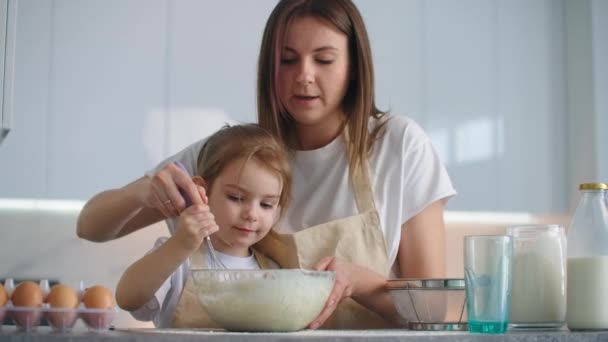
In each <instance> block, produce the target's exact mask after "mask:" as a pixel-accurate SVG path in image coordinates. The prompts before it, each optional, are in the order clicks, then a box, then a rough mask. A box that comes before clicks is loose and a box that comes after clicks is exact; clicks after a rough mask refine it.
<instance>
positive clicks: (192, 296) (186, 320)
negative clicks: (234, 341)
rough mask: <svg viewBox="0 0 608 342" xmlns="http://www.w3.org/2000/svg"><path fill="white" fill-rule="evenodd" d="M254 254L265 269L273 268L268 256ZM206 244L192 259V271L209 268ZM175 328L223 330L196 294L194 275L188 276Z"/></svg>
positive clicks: (176, 308)
mask: <svg viewBox="0 0 608 342" xmlns="http://www.w3.org/2000/svg"><path fill="white" fill-rule="evenodd" d="M252 250H253V254H254V256H255V258H256V260H257V261H258V264H260V267H261V268H263V269H268V268H272V262H271V261H269V260H268V259H267V258H266V256H264V255H263V254H261V253H259V252H257V251H256V250H255V249H253V248H252ZM206 255H207V249H206V246H205V244H202V245H201V248H200V249H199V250H198V251H197V252H195V253H194V254H192V256H191V257H190V269H197V268H198V269H200V268H207V262H206V257H205V256H206ZM171 327H173V328H209V329H211V328H222V327H221V326H219V325H218V324H217V323H215V322H214V321H213V320H211V318H209V315H207V313H206V312H205V310H204V309H203V306H202V305H201V304H200V303H199V301H198V298H196V293H195V292H194V285H193V283H192V275H190V274H188V278H187V280H186V285H185V286H184V289H183V290H182V294H181V296H180V298H179V301H178V302H177V306H176V307H175V315H174V317H173V322H172V324H171Z"/></svg>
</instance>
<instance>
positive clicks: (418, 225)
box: [397, 200, 447, 278]
mask: <svg viewBox="0 0 608 342" xmlns="http://www.w3.org/2000/svg"><path fill="white" fill-rule="evenodd" d="M443 207H444V200H438V201H436V202H434V203H432V204H431V205H429V206H428V207H426V208H425V209H424V210H423V211H421V212H420V213H419V214H418V215H416V216H414V217H412V218H411V219H409V220H408V221H407V222H406V223H404V224H403V225H402V226H401V241H400V242H399V253H398V254H397V259H398V260H399V270H400V271H401V275H400V277H401V278H445V276H446V272H447V270H446V254H445V253H446V247H447V246H446V242H445V223H444V221H443Z"/></svg>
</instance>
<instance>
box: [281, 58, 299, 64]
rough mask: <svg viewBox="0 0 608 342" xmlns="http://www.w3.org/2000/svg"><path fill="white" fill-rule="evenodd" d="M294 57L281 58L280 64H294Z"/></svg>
mask: <svg viewBox="0 0 608 342" xmlns="http://www.w3.org/2000/svg"><path fill="white" fill-rule="evenodd" d="M295 62H296V59H295V58H281V64H295Z"/></svg>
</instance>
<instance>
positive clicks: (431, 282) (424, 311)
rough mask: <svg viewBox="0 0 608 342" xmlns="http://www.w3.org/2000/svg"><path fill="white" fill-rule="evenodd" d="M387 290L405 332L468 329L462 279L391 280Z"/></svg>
mask: <svg viewBox="0 0 608 342" xmlns="http://www.w3.org/2000/svg"><path fill="white" fill-rule="evenodd" d="M387 290H388V291H389V293H390V294H391V297H392V299H393V302H394V303H395V307H396V308H397V311H398V312H399V315H400V316H401V318H403V319H404V320H406V321H407V325H408V328H409V329H412V330H467V329H468V326H467V316H466V315H467V313H466V310H465V304H466V293H465V285H464V279H406V278H403V279H391V280H389V281H388V282H387Z"/></svg>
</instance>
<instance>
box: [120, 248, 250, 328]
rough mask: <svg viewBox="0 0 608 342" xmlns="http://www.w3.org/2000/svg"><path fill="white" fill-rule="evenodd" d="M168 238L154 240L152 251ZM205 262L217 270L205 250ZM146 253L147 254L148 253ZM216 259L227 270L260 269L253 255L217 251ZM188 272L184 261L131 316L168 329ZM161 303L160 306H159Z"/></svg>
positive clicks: (218, 266)
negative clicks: (238, 255)
mask: <svg viewBox="0 0 608 342" xmlns="http://www.w3.org/2000/svg"><path fill="white" fill-rule="evenodd" d="M167 239H168V238H166V237H163V238H159V239H158V240H156V243H154V248H152V250H150V252H152V251H153V250H155V249H157V248H158V247H160V246H161V245H162V244H163V243H165V242H166V241H167ZM206 251H207V252H206V253H205V254H206V255H205V260H206V263H207V266H208V268H209V269H219V268H221V267H220V265H217V264H215V261H214V260H213V258H212V257H211V254H210V253H209V252H208V250H206ZM150 252H148V253H150ZM215 253H216V255H217V257H218V259H220V261H221V262H222V263H223V264H224V265H225V266H226V267H227V268H228V269H238V270H257V269H260V265H259V264H258V261H257V260H256V259H255V256H254V255H253V253H252V254H251V255H250V256H248V257H244V258H243V257H235V256H231V255H227V254H224V253H222V252H219V251H215ZM189 270H190V260H189V259H186V261H184V262H183V263H182V264H181V265H180V266H179V267H178V268H177V270H175V272H173V274H171V276H170V277H169V278H167V279H166V280H165V282H164V283H163V284H162V285H161V287H160V288H159V289H158V291H156V293H155V294H154V297H153V298H152V299H150V301H148V303H146V304H145V305H144V306H142V307H141V308H139V309H137V310H135V311H131V315H133V317H135V319H137V320H139V321H146V322H148V321H153V322H154V326H155V327H157V328H169V327H171V323H172V322H173V316H174V315H175V308H176V307H177V303H178V302H179V299H180V296H181V294H182V291H183V289H184V286H186V280H187V279H188V271H189ZM161 303H162V304H161Z"/></svg>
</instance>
